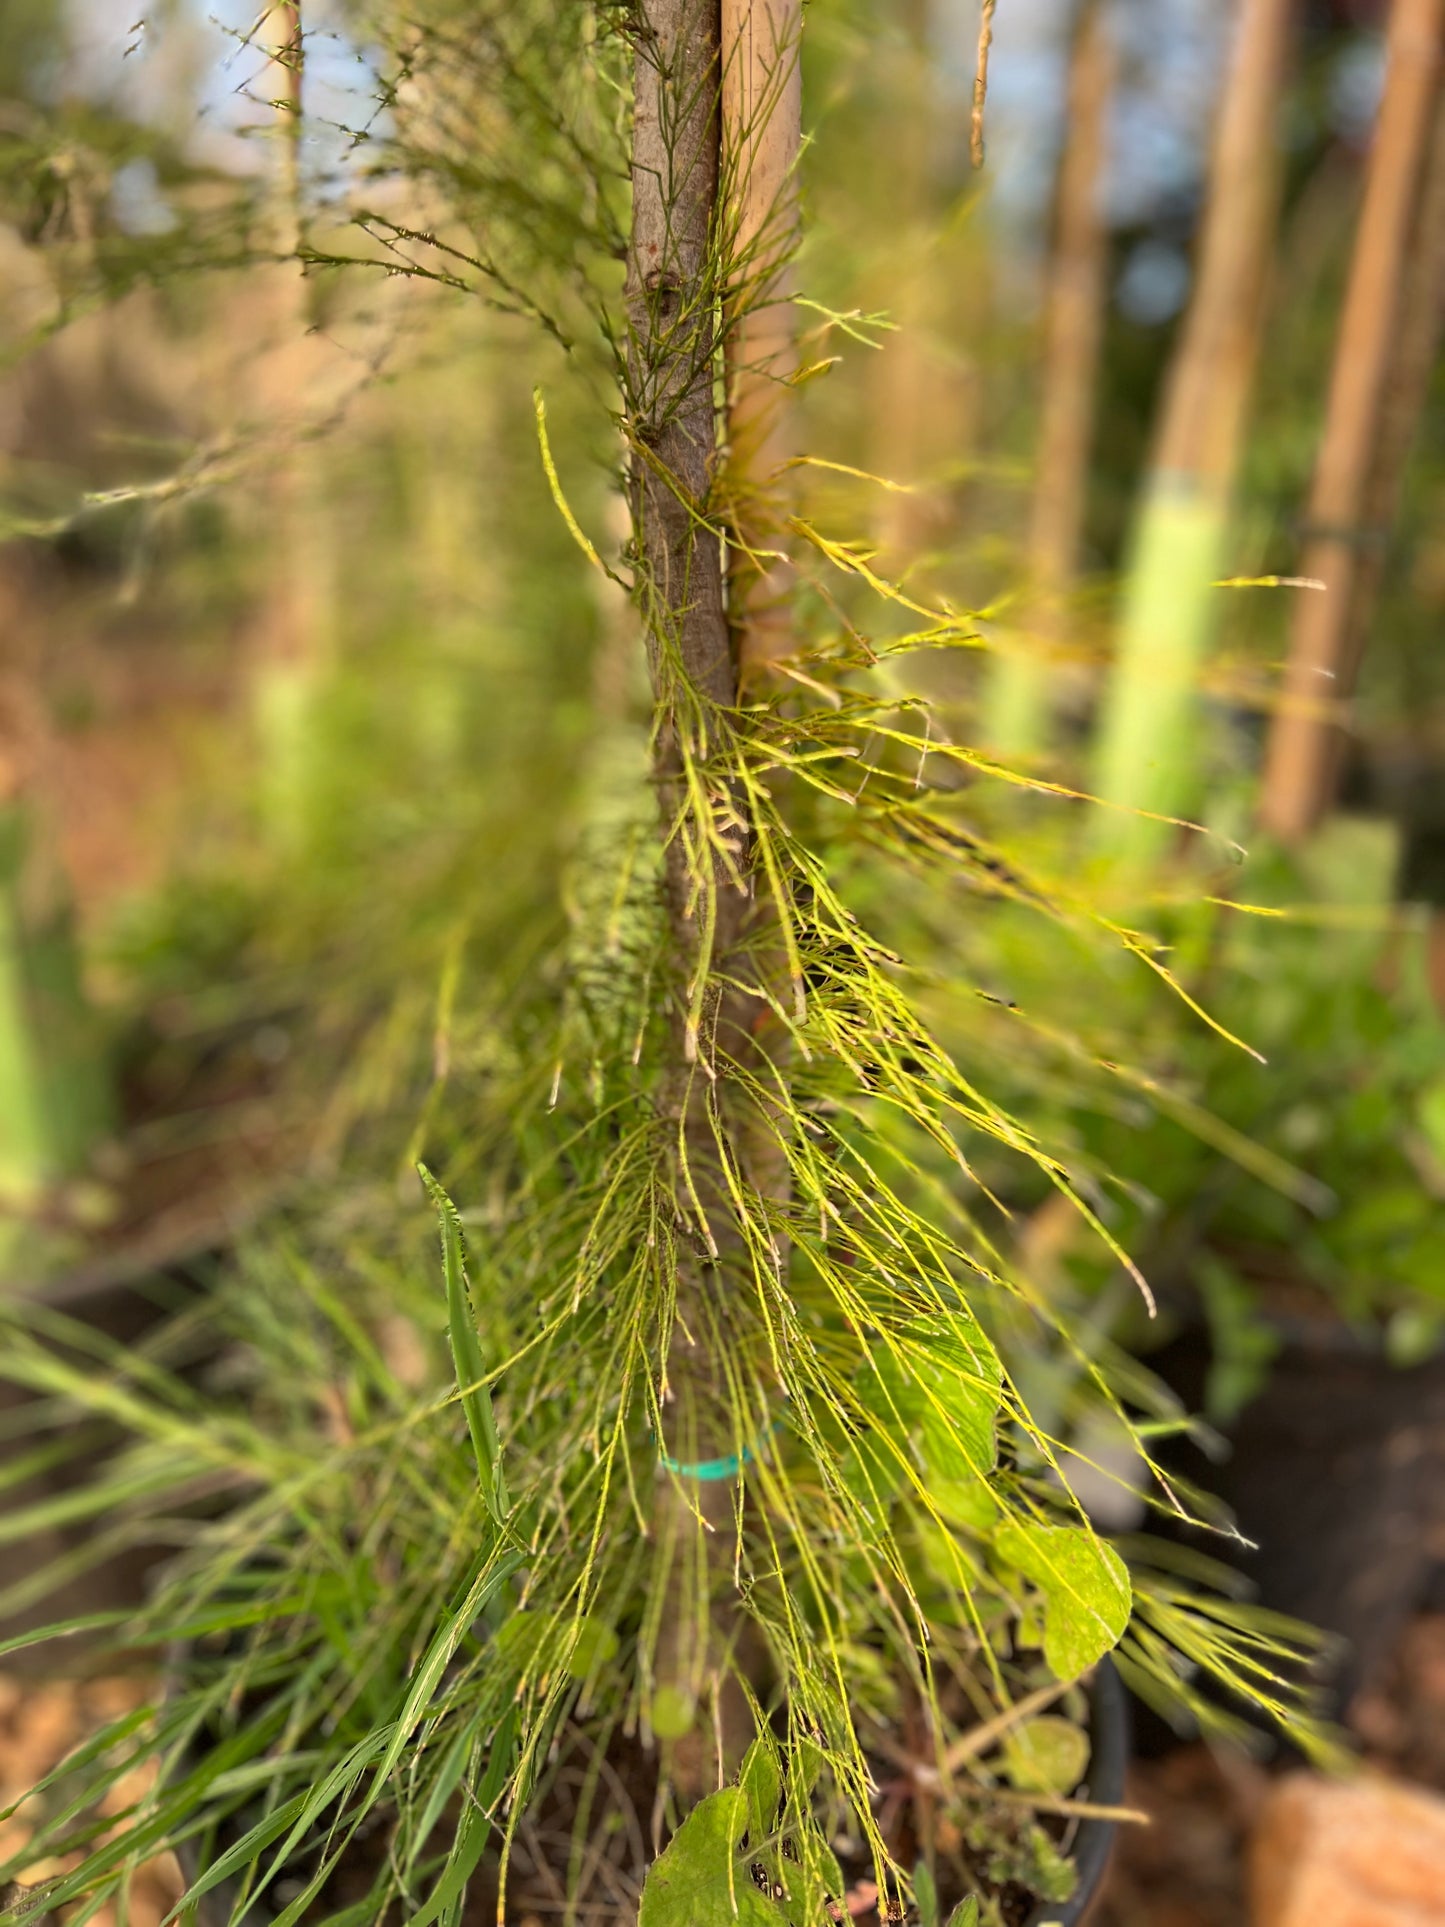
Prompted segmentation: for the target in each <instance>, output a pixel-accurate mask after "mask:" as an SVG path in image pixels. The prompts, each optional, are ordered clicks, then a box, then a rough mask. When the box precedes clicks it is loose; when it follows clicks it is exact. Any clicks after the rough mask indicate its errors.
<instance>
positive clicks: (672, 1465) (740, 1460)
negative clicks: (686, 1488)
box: [657, 1419, 782, 1485]
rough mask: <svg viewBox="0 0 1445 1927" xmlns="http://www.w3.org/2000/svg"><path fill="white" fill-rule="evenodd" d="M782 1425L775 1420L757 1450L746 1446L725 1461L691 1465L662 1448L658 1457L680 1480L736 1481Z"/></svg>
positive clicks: (707, 1461) (700, 1482)
mask: <svg viewBox="0 0 1445 1927" xmlns="http://www.w3.org/2000/svg"><path fill="white" fill-rule="evenodd" d="M781 1424H782V1420H781V1419H774V1420H773V1422H772V1424H771V1425H770V1426H769V1427H768V1429H767V1431H766V1432H765V1433H764V1435H763V1438H762V1440H761V1442H760V1443H759V1445H758V1447H757V1449H756V1450H754V1448H753V1447H752V1446H751V1445H745V1446H744V1447H743V1449H742V1452H741V1454H737V1453H730V1454H729V1455H728V1457H727V1458H725V1459H698V1460H696V1461H695V1462H693V1463H690V1464H689V1463H685V1462H684V1461H683V1460H681V1459H674V1458H672V1457H671V1456H670V1455H669V1454H668V1453H666V1452H664V1451H662V1450H661V1449H660V1448H659V1450H658V1454H657V1456H658V1458H659V1460H660V1461H661V1463H662V1468H663V1470H664V1471H665V1472H675V1473H676V1474H677V1476H678V1477H679V1478H680V1479H696V1480H697V1481H698V1482H699V1484H702V1485H709V1484H712V1483H714V1482H715V1481H716V1480H718V1479H735V1478H736V1477H737V1475H738V1474H739V1472H741V1471H742V1469H743V1467H744V1466H745V1465H752V1464H753V1463H754V1461H755V1460H756V1459H757V1458H758V1456H759V1454H760V1453H762V1452H764V1451H766V1450H767V1447H768V1445H769V1443H770V1442H771V1440H772V1436H773V1434H774V1432H776V1431H777V1429H778V1427H779V1425H781Z"/></svg>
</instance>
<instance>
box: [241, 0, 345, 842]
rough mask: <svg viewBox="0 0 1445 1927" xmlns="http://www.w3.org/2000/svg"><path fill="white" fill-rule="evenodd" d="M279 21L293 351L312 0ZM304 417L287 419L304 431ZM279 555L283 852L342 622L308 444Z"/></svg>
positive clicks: (283, 292)
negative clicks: (307, 8)
mask: <svg viewBox="0 0 1445 1927" xmlns="http://www.w3.org/2000/svg"><path fill="white" fill-rule="evenodd" d="M272 15H273V16H274V18H275V19H276V21H277V22H278V24H279V29H280V34H279V38H278V39H277V40H276V42H275V43H273V46H272V52H271V69H270V70H271V73H272V75H273V76H274V80H275V85H276V88H277V92H276V95H275V98H274V108H275V112H276V117H277V124H276V129H275V132H276V136H277V141H278V149H279V158H278V162H277V167H276V182H275V197H274V203H273V209H272V226H273V230H274V236H275V245H276V252H277V255H278V257H279V258H280V263H281V265H280V266H279V267H278V269H277V292H276V303H277V343H276V346H275V349H274V352H275V353H276V354H277V355H278V356H281V357H284V356H286V355H287V354H288V353H289V352H290V351H291V350H293V349H294V348H295V346H296V345H297V344H298V343H300V342H301V341H302V340H304V338H305V336H306V335H307V333H308V331H309V328H310V323H311V299H310V289H309V285H308V283H307V280H306V275H305V270H304V266H303V265H302V249H303V247H304V245H305V241H306V203H305V182H304V179H303V170H302V153H301V149H302V141H303V137H304V131H305V99H304V96H305V78H306V40H305V21H304V16H303V4H302V0H276V4H275V5H274V6H273V8H272ZM299 422H300V414H299V411H298V412H297V416H296V419H295V420H288V421H286V422H284V423H283V425H282V432H283V434H285V435H287V436H294V435H295V434H296V431H297V428H298V426H299ZM273 490H274V500H273V505H272V506H273V513H272V517H271V520H272V522H273V524H274V526H275V528H276V530H277V537H276V541H277V556H276V566H275V572H274V577H273V582H272V593H271V595H270V598H269V601H268V606H267V609H266V611H265V618H264V619H265V625H266V630H265V635H264V636H263V639H262V659H261V664H260V668H259V672H258V675H257V679H256V686H255V690H254V695H253V708H254V714H255V721H256V729H257V735H258V738H259V743H260V752H261V803H262V810H263V814H264V818H265V822H266V827H267V832H268V835H269V837H270V838H271V840H272V842H273V843H274V844H275V845H277V846H278V847H280V848H282V849H295V848H296V847H298V846H299V845H301V844H302V843H304V841H305V839H306V837H307V835H308V833H309V831H310V829H311V828H312V827H313V823H312V817H313V798H314V795H315V791H316V780H315V779H316V763H317V756H318V748H319V745H318V740H317V730H316V716H317V695H318V691H319V688H320V685H321V682H322V680H323V678H324V676H325V672H326V669H327V666H328V663H329V660H330V656H331V653H332V649H331V638H332V630H333V627H334V619H335V599H336V583H335V562H334V543H333V540H332V532H331V526H330V520H329V509H328V504H327V502H326V494H325V478H324V471H323V469H322V465H321V463H320V461H319V459H318V457H317V456H316V454H315V453H314V452H313V451H312V450H311V449H309V448H307V447H305V446H295V447H292V448H289V449H287V450H285V451H284V452H283V453H282V455H281V458H280V460H279V462H278V464H277V468H276V472H275V474H274V477H273Z"/></svg>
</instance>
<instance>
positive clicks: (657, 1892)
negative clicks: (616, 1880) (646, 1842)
mask: <svg viewBox="0 0 1445 1927" xmlns="http://www.w3.org/2000/svg"><path fill="white" fill-rule="evenodd" d="M747 1824H748V1797H747V1794H746V1793H745V1792H744V1791H743V1789H742V1788H741V1787H738V1786H730V1787H724V1789H723V1791H722V1792H721V1793H713V1794H710V1795H709V1796H708V1798H707V1799H706V1800H703V1801H702V1802H700V1804H699V1805H697V1806H696V1807H694V1808H693V1810H692V1812H691V1813H690V1814H689V1815H688V1816H687V1818H686V1819H685V1820H684V1821H683V1823H682V1825H681V1826H680V1827H679V1828H678V1830H677V1832H676V1833H675V1834H674V1835H673V1837H672V1839H671V1841H670V1842H669V1843H668V1845H667V1847H666V1849H665V1850H664V1851H663V1853H662V1854H660V1855H659V1857H658V1858H657V1859H656V1860H655V1861H654V1862H653V1863H652V1866H651V1867H650V1868H649V1869H648V1874H647V1880H646V1882H645V1884H644V1886H643V1889H642V1906H641V1909H640V1910H639V1913H638V1916H637V1927H780V1922H781V1921H782V1919H783V1915H782V1914H781V1912H780V1911H779V1909H778V1908H777V1907H775V1906H774V1905H773V1903H772V1901H770V1900H768V1899H766V1898H765V1897H764V1896H763V1895H762V1894H761V1893H760V1892H759V1891H758V1889H757V1888H756V1887H755V1886H754V1885H753V1883H752V1880H751V1879H750V1877H749V1874H748V1863H747V1861H746V1860H744V1859H742V1858H740V1856H739V1854H738V1851H737V1849H738V1844H739V1842H740V1841H741V1840H742V1837H743V1834H744V1832H745V1831H746V1829H747Z"/></svg>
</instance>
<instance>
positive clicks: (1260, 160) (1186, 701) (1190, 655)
mask: <svg viewBox="0 0 1445 1927" xmlns="http://www.w3.org/2000/svg"><path fill="white" fill-rule="evenodd" d="M1295 10H1296V0H1241V5H1240V7H1239V13H1238V19H1237V24H1236V28H1235V40H1234V49H1233V53H1232V56H1231V59H1230V65H1229V72H1228V76H1227V79H1226V83H1225V89H1224V97H1223V101H1222V104H1221V108H1220V113H1219V119H1218V123H1217V128H1216V135H1215V143H1214V153H1213V160H1212V163H1211V169H1210V189H1209V202H1208V206H1207V208H1206V211H1205V216H1204V230H1203V234H1202V236H1201V240H1200V246H1199V252H1198V260H1197V266H1196V270H1195V282H1194V293H1193V298H1192V299H1191V301H1190V304H1189V312H1188V314H1187V316H1186V317H1185V321H1184V326H1183V331H1182V334H1181V336H1180V341H1179V345H1178V348H1177V349H1176V351H1175V355H1174V359H1173V362H1172V365H1171V367H1170V371H1169V376H1168V381H1167V385H1166V389H1165V395H1164V405H1163V412H1162V416H1161V420H1160V427H1159V436H1158V441H1157V444H1156V447H1155V451H1154V457H1153V462H1152V465H1151V472H1150V475H1149V477H1148V480H1147V482H1146V483H1145V488H1144V498H1143V502H1142V505H1141V508H1140V512H1139V519H1138V525H1137V528H1136V533H1135V538H1134V555H1133V560H1132V562H1131V564H1130V569H1129V577H1128V581H1127V583H1126V585H1125V593H1124V606H1123V611H1122V617H1121V624H1120V638H1119V647H1118V655H1117V659H1116V662H1115V665H1114V670H1113V674H1112V677H1111V679H1110V683H1109V687H1108V690H1107V694H1106V700H1105V705H1104V714H1103V718H1102V724H1101V728H1100V733H1099V738H1098V742H1097V744H1096V753H1095V758H1094V772H1093V784H1092V787H1093V788H1094V789H1095V791H1096V792H1097V793H1098V794H1099V795H1100V796H1102V797H1104V798H1106V799H1107V800H1108V801H1110V802H1113V803H1118V804H1122V805H1124V806H1126V808H1127V809H1129V810H1137V811H1152V812H1156V813H1162V814H1165V815H1173V814H1176V813H1178V812H1179V811H1180V810H1181V809H1183V808H1186V807H1188V805H1189V803H1190V802H1191V801H1192V792H1193V790H1194V788H1195V785H1196V783H1197V760H1198V759H1197V756H1196V755H1195V754H1194V753H1193V742H1192V739H1191V722H1192V711H1193V696H1194V684H1195V680H1196V678H1197V674H1198V670H1199V665H1200V663H1201V661H1202V659H1203V656H1204V653H1205V650H1206V649H1207V647H1208V643H1209V639H1210V636H1211V634H1212V631H1213V626H1214V617H1215V608H1216V594H1217V592H1216V591H1215V590H1214V589H1213V587H1212V584H1213V583H1214V582H1215V580H1216V579H1217V578H1218V576H1219V575H1220V573H1221V564H1222V562H1223V557H1224V545H1225V541H1226V538H1227V534H1228V524H1229V514H1230V509H1231V505H1232V499H1233V492H1234V483H1235V476H1236V472H1237V470H1238V467H1239V461H1240V456H1241V453H1242V449H1243V443H1244V427H1245V414H1246V410H1247V407H1248V403H1249V395H1250V390H1251V387H1252V385H1253V379H1254V368H1255V362H1256V359H1257V352H1258V345H1259V334H1260V324H1261V320H1262V314H1263V306H1264V296H1265V290H1266V286H1267V280H1268V269H1269V259H1270V250H1271V246H1272V243H1273V238H1274V231H1275V220H1276V213H1277V208H1278V201H1279V175H1280V166H1279V144H1278V138H1277V126H1278V116H1279V104H1280V94H1281V89H1282V85H1283V81H1284V75H1285V63H1286V57H1287V53H1288V48H1289V43H1290V35H1291V28H1292V24H1293V19H1294V14H1295ZM1162 835H1163V826H1162V825H1160V824H1159V823H1157V822H1150V821H1148V820H1147V819H1145V818H1143V817H1138V816H1135V817H1130V816H1126V815H1120V814H1118V813H1116V812H1109V813H1107V814H1104V813H1101V814H1100V816H1099V817H1098V818H1097V819H1096V836H1097V838H1098V841H1099V842H1100V844H1101V845H1102V846H1103V847H1104V848H1105V849H1106V850H1108V851H1109V852H1110V853H1111V854H1114V855H1116V856H1119V857H1121V858H1124V859H1126V860H1129V861H1133V862H1138V861H1143V860H1145V859H1147V858H1148V857H1150V856H1152V855H1153V854H1154V853H1155V852H1156V851H1157V850H1158V848H1159V845H1160V843H1161V840H1162Z"/></svg>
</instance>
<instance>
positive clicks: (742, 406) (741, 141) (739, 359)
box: [721, 0, 803, 681]
mask: <svg viewBox="0 0 1445 1927" xmlns="http://www.w3.org/2000/svg"><path fill="white" fill-rule="evenodd" d="M802 30H803V10H802V0H722V17H721V31H722V62H723V78H722V130H723V170H724V180H725V185H726V194H727V200H728V203H729V229H730V234H729V238H730V241H731V245H732V252H733V258H734V262H735V268H734V275H733V286H732V288H731V289H730V290H729V303H728V306H729V316H728V341H727V362H728V444H729V462H728V479H729V485H730V489H731V492H732V496H733V503H732V511H733V519H734V524H735V526H736V528H737V531H738V535H739V537H740V547H739V549H738V550H737V552H736V554H735V556H734V559H733V563H732V568H731V584H730V587H731V595H730V598H729V609H730V615H731V618H732V623H733V628H734V632H735V634H736V637H737V648H738V662H739V671H740V675H741V677H742V679H743V680H744V681H746V680H747V677H748V675H749V672H750V670H754V669H762V668H765V667H766V665H767V664H768V663H770V662H774V661H776V660H777V659H778V658H779V657H780V656H785V655H787V654H788V653H789V651H790V649H791V646H792V628H791V621H790V616H789V611H788V607H787V601H786V598H787V578H788V572H787V568H786V565H785V564H783V563H780V562H778V561H776V560H768V559H765V558H764V557H762V556H761V555H759V554H757V553H756V552H757V551H761V550H777V549H779V548H780V547H781V537H782V533H783V523H784V513H783V512H782V511H785V509H786V503H785V501H784V500H783V499H782V496H783V494H784V490H785V475H786V470H787V464H788V462H789V461H790V460H791V458H792V457H793V455H794V454H795V453H796V449H795V446H794V438H793V435H792V433H791V416H792V409H791V406H790V404H791V399H792V394H791V390H790V388H789V387H788V385H787V384H788V382H789V380H790V378H791V377H792V375H793V374H794V373H795V372H796V370H797V366H798V355H797V342H796V334H795V326H794V316H793V308H792V303H791V298H790V297H791V295H792V275H791V259H792V254H793V249H794V246H795V243H796V239H797V225H798V185H797V163H798V155H799V152H800V150H801V147H802V138H803V120H802V116H803V85H802V69H801V65H800V62H799V48H800V41H801V36H802ZM750 550H751V551H754V552H755V553H753V554H749V553H748V551H750Z"/></svg>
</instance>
